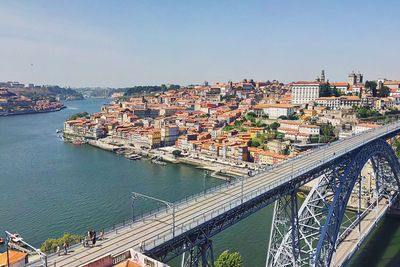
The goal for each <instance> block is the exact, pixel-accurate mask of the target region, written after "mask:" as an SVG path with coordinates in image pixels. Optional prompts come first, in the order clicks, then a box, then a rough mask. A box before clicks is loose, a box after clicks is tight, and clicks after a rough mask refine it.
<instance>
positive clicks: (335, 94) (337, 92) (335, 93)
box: [332, 86, 340, 97]
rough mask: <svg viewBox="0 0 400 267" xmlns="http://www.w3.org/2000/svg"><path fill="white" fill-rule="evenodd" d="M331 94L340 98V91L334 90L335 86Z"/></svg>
mask: <svg viewBox="0 0 400 267" xmlns="http://www.w3.org/2000/svg"><path fill="white" fill-rule="evenodd" d="M332 94H333V95H334V96H336V97H338V96H340V91H339V90H338V89H337V88H336V86H334V87H333V89H332Z"/></svg>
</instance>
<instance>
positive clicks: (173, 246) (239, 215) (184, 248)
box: [144, 156, 346, 262]
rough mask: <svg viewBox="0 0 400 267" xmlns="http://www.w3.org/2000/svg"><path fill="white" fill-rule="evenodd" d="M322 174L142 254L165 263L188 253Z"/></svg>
mask: <svg viewBox="0 0 400 267" xmlns="http://www.w3.org/2000/svg"><path fill="white" fill-rule="evenodd" d="M344 157H346V156H344ZM323 171H324V168H323V167H317V168H315V169H313V170H311V171H310V172H307V173H304V174H302V175H299V176H297V177H294V179H292V180H290V181H289V182H287V183H285V184H283V185H280V186H277V187H276V188H273V189H272V190H270V191H267V192H266V193H264V194H262V195H259V196H257V197H255V198H253V199H251V200H248V201H246V202H243V203H242V204H241V205H239V206H237V207H235V208H232V209H230V210H229V211H227V212H225V213H222V214H220V215H218V216H216V217H214V218H213V219H211V220H209V221H207V222H205V223H203V224H200V225H199V226H197V227H195V228H192V229H190V230H188V231H185V232H184V233H183V234H180V235H177V236H175V237H174V238H173V239H171V240H168V241H166V242H164V243H162V244H161V245H159V246H157V247H154V248H152V249H150V250H146V249H145V250H144V253H145V254H146V255H148V256H150V257H152V258H154V259H158V260H160V261H162V262H168V261H169V260H171V259H173V258H175V257H177V256H179V255H181V254H183V253H186V252H189V251H190V250H191V249H192V248H196V247H197V246H199V245H200V244H202V243H203V242H204V240H207V239H210V238H211V237H212V236H214V235H215V234H217V233H220V232H222V231H223V230H225V229H227V228H229V227H230V226H232V225H234V224H235V223H237V222H239V221H241V220H243V219H245V218H246V217H248V216H250V215H251V214H253V213H255V212H257V211H258V210H260V209H262V208H264V207H266V206H268V205H270V204H271V203H273V202H274V201H275V200H277V199H280V198H282V197H284V196H286V195H288V194H292V193H293V192H295V190H296V189H297V188H299V187H300V186H301V185H303V184H305V183H307V182H309V181H311V180H314V179H316V178H317V177H319V176H320V175H321V174H322V173H323ZM296 211H297V208H296Z"/></svg>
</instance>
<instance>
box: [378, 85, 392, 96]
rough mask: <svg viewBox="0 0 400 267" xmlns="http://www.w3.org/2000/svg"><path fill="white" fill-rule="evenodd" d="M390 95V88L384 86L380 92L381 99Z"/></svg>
mask: <svg viewBox="0 0 400 267" xmlns="http://www.w3.org/2000/svg"><path fill="white" fill-rule="evenodd" d="M389 95H390V88H389V87H387V86H382V88H381V89H380V90H379V97H388V96H389Z"/></svg>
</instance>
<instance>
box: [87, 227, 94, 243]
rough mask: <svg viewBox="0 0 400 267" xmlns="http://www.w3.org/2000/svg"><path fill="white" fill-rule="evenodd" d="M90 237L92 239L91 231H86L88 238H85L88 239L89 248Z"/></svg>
mask: <svg viewBox="0 0 400 267" xmlns="http://www.w3.org/2000/svg"><path fill="white" fill-rule="evenodd" d="M92 237H93V231H92V230H89V231H88V236H87V238H88V246H89V241H92Z"/></svg>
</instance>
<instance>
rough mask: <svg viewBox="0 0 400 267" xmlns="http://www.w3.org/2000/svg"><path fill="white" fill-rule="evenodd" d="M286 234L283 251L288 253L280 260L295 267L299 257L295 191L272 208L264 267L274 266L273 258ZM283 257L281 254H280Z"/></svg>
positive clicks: (278, 252)
mask: <svg viewBox="0 0 400 267" xmlns="http://www.w3.org/2000/svg"><path fill="white" fill-rule="evenodd" d="M287 233H291V235H290V237H289V239H290V241H289V242H288V246H287V247H285V248H284V250H285V251H288V250H289V251H290V252H291V253H289V254H290V256H288V257H286V256H287V255H288V254H286V255H284V257H283V258H281V259H280V260H281V261H282V262H285V263H286V264H288V265H291V266H296V262H297V259H298V257H299V251H300V250H299V239H300V238H299V217H298V206H297V190H296V189H295V190H293V191H292V192H291V193H290V194H289V195H287V196H284V197H282V198H280V199H278V200H277V201H276V202H275V206H274V216H273V222H272V227H271V234H270V239H269V253H268V256H267V263H266V266H267V267H268V266H275V265H276V263H275V262H274V261H275V260H276V258H275V256H276V255H277V254H280V252H281V251H280V249H282V248H281V247H280V244H281V243H282V241H283V239H284V238H285V236H286V234H287ZM282 255H283V254H282Z"/></svg>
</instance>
